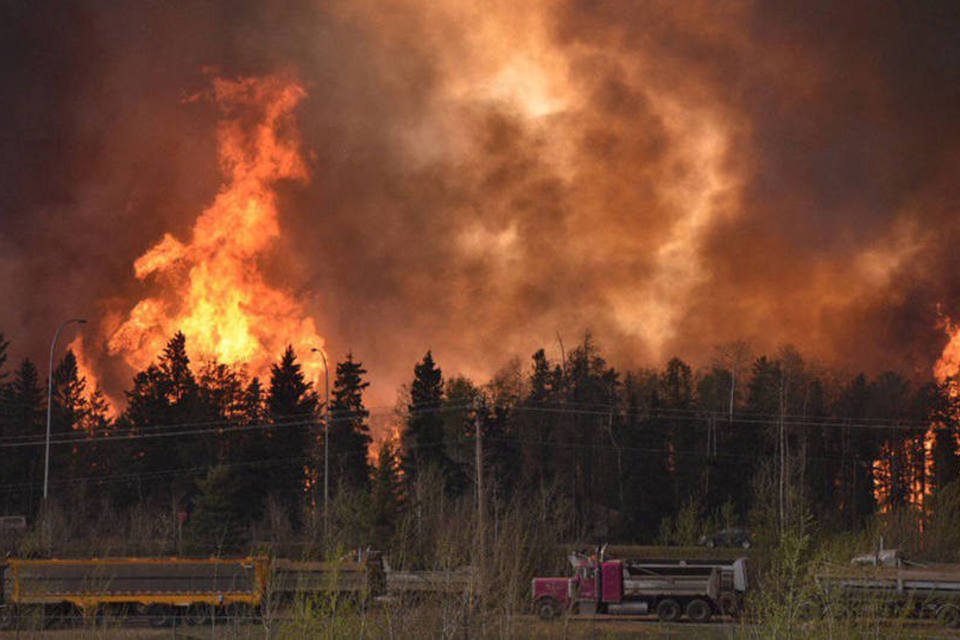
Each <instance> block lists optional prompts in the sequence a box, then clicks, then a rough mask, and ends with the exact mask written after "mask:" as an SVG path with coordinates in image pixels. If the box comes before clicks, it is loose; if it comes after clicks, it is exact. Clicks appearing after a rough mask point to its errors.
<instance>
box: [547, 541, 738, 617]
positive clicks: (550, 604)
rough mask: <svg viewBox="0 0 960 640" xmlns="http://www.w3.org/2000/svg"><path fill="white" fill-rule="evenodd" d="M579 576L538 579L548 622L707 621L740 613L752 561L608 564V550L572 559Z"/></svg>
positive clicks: (610, 561) (617, 561)
mask: <svg viewBox="0 0 960 640" xmlns="http://www.w3.org/2000/svg"><path fill="white" fill-rule="evenodd" d="M570 563H571V565H572V566H573V568H574V575H573V576H572V577H569V578H534V579H533V603H534V610H535V611H536V612H537V614H538V615H539V616H540V617H541V618H543V619H550V618H554V617H556V616H558V615H560V614H561V613H562V612H563V611H569V612H571V613H579V614H591V613H593V614H633V615H644V614H651V613H656V615H657V617H659V618H660V619H661V620H663V621H665V622H675V621H677V620H680V619H681V618H682V617H683V616H684V615H686V617H687V618H688V619H690V620H692V621H694V622H708V621H709V620H710V619H711V618H712V617H713V616H714V615H718V614H728V615H736V614H737V613H739V611H740V609H741V607H742V603H743V597H744V595H745V593H746V590H747V560H746V558H738V559H736V560H734V561H732V562H731V561H729V560H716V561H714V560H709V559H700V560H681V559H656V558H648V559H607V558H605V557H604V553H603V551H602V550H601V551H599V552H598V553H597V554H594V555H591V556H587V555H584V554H581V553H575V554H572V555H571V556H570Z"/></svg>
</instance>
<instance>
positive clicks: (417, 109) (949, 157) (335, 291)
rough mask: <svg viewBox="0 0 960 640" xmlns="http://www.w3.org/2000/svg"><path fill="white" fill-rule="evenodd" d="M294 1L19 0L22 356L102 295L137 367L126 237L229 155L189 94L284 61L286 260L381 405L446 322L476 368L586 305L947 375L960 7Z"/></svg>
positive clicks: (15, 319) (566, 326)
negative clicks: (220, 155)
mask: <svg viewBox="0 0 960 640" xmlns="http://www.w3.org/2000/svg"><path fill="white" fill-rule="evenodd" d="M273 4H277V3H266V2H260V3H254V2H238V1H230V2H227V1H220V2H217V1H212V2H196V3H164V2H142V3H141V2H138V3H110V2H93V1H91V2H71V3H52V2H51V3H39V2H38V3H26V2H3V3H2V4H0V6H2V9H0V11H2V26H0V50H2V53H3V57H2V60H3V62H2V63H0V64H2V78H0V82H2V86H3V94H2V95H3V100H2V102H0V114H2V117H3V121H4V122H5V123H7V125H6V127H5V129H4V134H3V136H2V142H0V194H2V203H3V205H2V208H0V300H2V304H0V330H2V331H3V332H5V333H6V334H7V336H8V337H10V338H12V339H13V340H14V341H15V344H14V345H13V347H14V349H15V353H16V354H18V355H20V356H24V355H28V354H29V355H32V356H34V357H36V356H37V355H38V354H43V353H45V350H46V349H47V348H48V347H47V345H48V342H47V341H48V340H49V338H50V336H51V335H52V333H53V330H54V329H55V328H56V325H57V324H58V323H59V321H60V320H61V319H64V318H67V317H74V316H85V317H88V318H90V319H91V321H92V324H91V325H90V326H89V327H88V328H87V329H85V345H86V347H87V350H88V351H89V352H90V353H91V355H92V357H94V359H95V361H96V364H97V369H98V371H99V372H100V375H101V377H102V379H103V381H104V384H105V385H106V386H107V389H108V390H112V391H114V392H116V391H117V390H119V389H122V388H123V387H124V386H125V385H126V384H127V383H128V381H129V376H130V374H131V371H130V369H129V368H126V367H125V365H124V364H123V362H122V359H121V358H118V357H116V356H111V355H109V354H108V353H107V350H106V346H105V345H106V342H107V339H108V337H109V336H110V335H111V333H112V332H113V331H115V330H116V328H117V327H118V326H119V325H120V323H121V322H122V321H123V319H124V317H126V315H127V314H128V313H129V311H130V309H131V308H132V307H133V306H134V305H135V304H136V302H137V301H138V300H140V299H142V298H144V297H146V296H147V295H148V294H149V286H148V285H147V284H145V283H144V282H141V281H138V280H137V279H136V278H135V277H134V274H133V263H134V261H135V260H136V259H137V258H138V257H139V256H140V255H141V254H143V253H144V252H145V251H146V250H147V249H149V248H150V247H152V246H153V245H155V244H156V243H157V242H158V241H159V240H160V239H161V238H162V237H163V235H164V234H165V233H171V234H172V235H173V236H174V237H177V238H181V239H183V238H185V237H187V236H188V235H189V232H190V229H191V228H192V226H193V223H194V221H195V220H196V218H197V216H198V215H199V214H200V212H201V211H203V210H204V209H205V207H206V206H207V205H208V204H209V203H210V202H211V201H212V200H213V199H214V197H215V195H216V194H217V190H218V188H219V186H220V184H221V182H222V179H221V176H220V174H219V171H218V161H217V139H216V135H217V112H216V109H215V108H214V106H213V105H212V104H210V102H209V101H203V100H186V99H185V98H187V97H189V96H192V95H195V94H196V93H198V92H202V91H204V90H207V89H208V88H209V86H210V81H211V80H210V78H211V75H213V74H216V75H218V76H221V77H226V78H236V77H241V76H261V75H265V74H275V73H284V74H290V75H291V76H293V77H296V78H297V79H298V81H299V82H300V84H301V85H302V86H303V88H304V89H305V91H306V93H307V96H306V98H305V99H304V100H303V101H302V102H301V103H300V105H299V107H298V108H297V111H296V120H297V126H298V127H299V129H300V132H301V136H302V141H303V145H302V146H303V149H302V151H303V154H304V157H305V158H306V161H307V164H308V165H309V168H308V173H309V183H307V184H302V183H295V182H290V183H289V184H286V183H284V184H281V185H280V198H279V202H278V209H279V224H280V244H279V245H278V248H277V250H276V251H275V252H273V253H272V254H271V255H269V256H266V257H265V258H264V261H263V264H262V266H263V268H264V270H265V272H266V276H265V277H266V278H267V279H268V280H269V281H270V282H271V283H273V285H274V286H276V287H279V288H282V289H284V290H285V291H287V292H289V293H291V294H292V295H293V296H294V297H295V298H296V299H297V300H298V301H299V303H300V304H301V305H302V306H303V308H304V309H305V310H306V312H307V313H308V314H309V315H310V316H311V317H313V318H314V320H315V322H316V327H317V331H318V332H319V333H320V334H321V335H322V336H323V337H324V338H325V340H326V344H327V349H328V352H329V353H330V355H331V356H332V357H334V358H340V357H342V356H343V355H344V354H345V353H346V351H348V350H352V351H353V353H354V354H355V355H356V356H357V357H358V358H359V359H360V360H362V361H363V362H364V363H365V364H366V366H367V368H368V369H369V371H370V373H371V378H372V380H373V386H372V387H371V391H372V392H373V393H374V398H375V399H376V401H377V402H380V403H383V402H389V401H390V399H391V398H392V397H393V393H394V389H395V388H396V386H397V385H399V384H400V383H402V382H404V381H406V380H407V378H408V377H409V376H410V371H411V369H412V366H413V363H414V362H415V361H416V360H417V359H418V358H419V357H420V356H422V354H423V352H424V351H425V350H426V349H427V348H431V349H433V350H434V353H435V355H436V356H437V359H438V361H439V363H440V365H441V366H442V367H443V368H444V370H445V372H446V373H448V374H451V373H456V372H462V373H465V374H468V375H471V376H476V377H478V378H485V377H486V376H488V375H490V374H491V373H492V372H493V371H494V370H495V369H497V368H498V367H499V366H500V365H502V364H503V363H504V362H505V361H506V360H507V359H508V358H510V357H512V356H515V355H519V356H521V357H524V358H525V357H526V356H527V355H529V354H530V353H531V352H532V351H534V350H535V349H537V348H539V347H541V346H544V345H547V346H549V345H552V344H554V341H555V338H556V334H557V332H558V331H559V332H560V334H561V335H562V336H563V337H564V338H565V339H568V341H569V342H574V341H576V340H577V339H578V338H579V337H580V336H581V335H582V332H583V331H585V330H587V329H589V330H592V331H593V332H594V333H595V334H596V335H597V336H598V338H599V339H600V342H601V345H602V346H603V348H604V351H605V352H607V353H609V354H611V355H612V357H613V359H614V360H615V362H616V363H617V364H619V365H621V366H641V365H659V364H660V363H661V362H662V361H663V360H664V359H666V358H668V357H670V356H672V355H675V354H676V355H680V356H682V357H685V358H688V359H692V360H694V361H695V362H696V361H698V359H700V360H701V361H702V360H703V359H704V358H706V357H709V354H710V353H711V351H712V347H713V346H714V345H716V344H718V343H722V342H727V341H730V340H735V339H746V340H748V341H750V342H751V344H752V345H753V347H754V348H755V349H756V350H762V349H771V348H775V347H776V346H778V345H780V344H782V343H785V342H790V343H793V344H795V345H796V346H797V347H798V348H799V349H800V350H801V351H803V352H804V353H805V354H809V355H810V356H812V357H816V358H819V359H822V360H824V361H826V362H829V363H832V364H834V365H837V366H841V367H843V368H846V369H848V370H859V369H866V370H878V369H884V368H897V369H900V370H903V371H905V372H908V373H913V374H915V375H918V376H929V372H930V367H931V366H932V364H933V362H934V361H935V360H936V358H937V355H938V354H939V352H940V350H941V349H942V347H943V345H944V343H945V341H946V337H945V336H944V334H943V332H942V330H941V329H940V328H938V325H937V313H938V305H940V306H941V308H942V310H943V312H944V313H946V314H948V315H960V252H956V251H954V247H955V246H957V244H958V241H960V216H958V215H957V214H958V208H960V180H958V178H960V38H957V33H960V8H958V6H957V5H956V3H953V2H950V3H946V2H945V3H940V4H938V3H935V2H929V3H885V4H882V5H878V4H876V3H867V2H856V1H855V2H844V3H822V5H821V4H820V3H810V2H777V3H766V2H756V3H753V2H731V3H715V2H696V1H691V2H681V3H676V2H643V3H627V2H620V1H619V0H609V1H595V2H587V1H568V2H528V3H516V2H508V1H506V0H492V1H489V2H484V3H463V2H452V1H451V2H436V1H426V0H421V1H414V0H391V1H389V2H385V1H382V0H377V1H374V0H358V1H352V2H347V1H345V0H344V1H342V2H340V1H335V2H321V1H320V0H314V1H313V2H299V3H294V2H290V3H279V4H282V5H283V7H276V6H271V5H273ZM832 5H837V6H832ZM276 355H277V356H279V354H276ZM303 355H304V356H305V357H306V354H303Z"/></svg>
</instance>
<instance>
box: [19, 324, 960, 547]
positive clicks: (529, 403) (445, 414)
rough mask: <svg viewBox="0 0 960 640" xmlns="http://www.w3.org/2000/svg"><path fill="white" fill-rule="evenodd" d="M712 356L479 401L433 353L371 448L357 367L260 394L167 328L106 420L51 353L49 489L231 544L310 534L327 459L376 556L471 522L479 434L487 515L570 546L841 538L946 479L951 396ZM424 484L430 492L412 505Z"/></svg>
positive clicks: (585, 344)
mask: <svg viewBox="0 0 960 640" xmlns="http://www.w3.org/2000/svg"><path fill="white" fill-rule="evenodd" d="M8 346H9V343H8V342H7V341H6V340H4V339H3V337H2V336H0V449H2V450H3V461H4V462H3V464H2V465H0V512H2V513H4V514H26V515H28V516H33V515H35V514H36V513H37V512H38V511H39V510H40V509H41V507H42V506H43V505H42V500H41V495H42V493H41V492H42V480H43V435H44V432H45V419H46V409H47V407H46V395H47V393H46V392H47V389H46V387H45V384H44V382H43V381H42V380H41V379H40V376H39V373H38V370H37V367H36V366H35V365H34V364H33V363H32V362H31V361H30V360H29V359H27V360H24V361H23V362H22V363H20V364H19V365H18V366H16V367H11V366H9V363H8V362H7V350H8ZM708 360H711V361H712V364H710V365H709V366H707V367H703V368H701V369H697V370H695V369H694V368H693V367H691V366H690V365H689V364H688V363H686V362H684V361H682V360H681V359H679V358H673V359H671V360H670V361H669V362H667V363H666V364H665V365H664V366H663V367H662V368H661V369H639V370H632V371H625V372H624V371H619V370H617V369H616V368H614V367H613V366H611V365H610V364H609V363H608V362H607V360H606V359H605V358H604V357H603V355H602V353H601V350H600V348H599V347H598V345H597V344H596V342H595V340H594V339H593V338H592V337H591V336H590V335H586V336H585V337H584V339H583V340H582V341H581V342H580V344H578V345H577V346H576V347H575V348H573V349H572V350H570V351H569V353H563V352H562V353H561V355H560V357H559V358H555V359H551V358H549V357H548V356H547V353H546V351H545V350H544V349H541V350H539V351H537V352H536V353H534V354H533V355H532V357H531V358H530V359H529V360H528V361H526V362H523V361H521V360H515V361H512V362H510V363H508V364H507V365H506V366H504V367H503V368H502V369H501V370H500V371H499V372H498V373H497V374H496V375H495V376H494V377H493V379H492V380H491V381H489V382H488V383H486V384H483V385H481V384H478V383H476V382H474V381H471V380H469V379H467V378H465V377H461V376H453V377H449V378H445V377H444V375H443V372H442V369H441V367H440V365H439V364H438V363H437V362H436V361H435V359H434V357H433V354H432V353H431V352H429V351H428V352H427V353H426V354H425V355H424V357H423V358H422V359H421V360H420V361H419V362H418V363H416V364H415V366H414V367H413V371H412V377H411V380H410V383H409V385H407V386H405V387H404V390H403V397H404V400H403V401H402V402H401V406H399V407H398V409H397V411H396V424H397V430H398V434H399V435H398V437H396V438H391V437H384V438H383V439H382V440H381V441H379V442H377V443H376V447H374V441H373V438H372V437H371V432H370V417H371V415H370V411H369V409H368V408H367V406H366V404H365V402H364V393H365V390H366V389H367V387H368V382H367V379H366V376H367V371H366V370H365V369H364V366H363V364H362V362H361V361H359V360H357V359H355V358H354V356H353V355H352V354H348V355H347V356H346V358H344V359H343V361H342V362H339V363H338V364H337V365H336V372H335V376H334V383H333V387H332V392H331V396H330V406H329V407H325V406H324V405H323V398H321V397H320V396H318V393H317V389H315V388H314V385H313V384H312V382H311V381H310V380H307V379H306V377H305V376H304V372H303V370H302V368H301V366H300V364H299V362H298V359H297V354H296V353H295V352H294V350H293V349H292V348H289V347H288V348H287V350H286V351H285V352H284V353H283V354H280V355H279V357H278V359H277V361H276V363H275V364H274V365H273V366H272V368H271V371H270V376H269V379H265V380H260V379H258V378H256V377H253V378H250V377H248V376H247V375H246V374H245V372H244V370H243V369H242V368H235V367H229V366H226V365H223V364H220V363H216V362H206V363H192V362H191V361H190V359H189V358H188V356H187V345H186V339H185V337H184V336H183V334H180V333H178V334H176V335H175V336H173V337H172V338H171V340H170V341H169V343H168V344H167V345H166V347H165V348H164V350H163V351H162V353H160V354H158V355H157V358H156V360H155V362H154V363H153V364H151V365H150V366H148V367H147V368H146V369H144V370H143V371H139V372H137V373H136V375H135V376H134V377H133V380H132V384H131V386H130V388H129V389H128V390H127V391H126V392H125V399H126V403H125V406H124V408H123V409H122V411H121V412H120V413H119V414H118V415H116V416H113V417H111V416H110V415H109V411H108V405H107V403H106V401H105V398H104V396H103V394H102V393H101V392H100V391H99V390H98V389H88V388H87V381H86V380H84V379H83V377H81V376H80V374H79V373H78V369H77V362H76V358H75V357H74V355H73V354H72V353H70V352H67V353H66V354H65V356H64V357H63V358H62V360H61V361H60V362H59V364H58V365H57V366H56V368H55V370H54V372H53V387H52V404H51V412H52V414H51V415H52V441H53V443H54V444H53V447H52V456H51V483H50V486H51V493H52V494H54V495H56V496H57V497H58V499H59V500H61V501H67V502H69V503H71V504H74V505H92V506H91V507H90V508H91V510H92V511H91V512H90V513H87V514H86V516H81V517H96V516H95V505H97V504H102V503H103V502H104V501H108V502H109V504H111V505H112V506H113V507H115V508H117V509H121V510H122V509H130V508H133V507H134V506H136V505H144V504H147V505H155V506H156V507H157V508H159V509H166V510H169V511H170V512H171V513H175V514H176V517H177V518H178V519H179V520H180V521H181V523H182V524H183V526H184V527H185V528H186V531H187V534H188V536H189V538H190V539H191V540H193V541H194V543H195V544H196V545H197V547H203V548H209V547H213V546H216V547H218V548H230V547H242V546H243V545H245V544H246V543H247V542H249V538H250V536H251V533H250V531H251V526H252V525H253V524H254V523H257V522H261V521H263V519H264V518H265V517H267V516H268V512H270V513H273V514H274V515H275V514H277V513H280V514H282V515H283V516H284V518H285V519H286V522H287V523H288V526H289V527H290V528H291V529H292V530H294V531H296V530H298V529H302V528H304V527H306V526H308V521H310V520H311V518H314V517H315V516H316V515H317V513H319V512H320V511H321V510H322V507H323V502H322V491H323V488H322V482H323V478H322V472H323V459H324V457H325V454H326V457H327V458H328V460H329V468H330V492H331V494H332V495H333V497H334V500H335V504H336V505H337V507H336V508H337V509H339V510H340V512H341V513H339V515H338V519H337V522H338V526H340V525H343V527H346V525H344V524H343V523H344V522H346V521H350V522H352V525H351V527H352V528H351V529H350V530H351V531H355V532H358V533H356V535H358V536H362V537H363V538H364V540H358V541H356V542H357V543H361V542H362V543H371V544H377V545H382V546H389V545H390V543H391V540H393V539H394V537H395V536H397V535H399V534H400V533H401V532H400V530H401V529H402V528H403V527H405V526H406V525H405V524H404V522H406V521H407V520H408V519H409V518H410V517H411V514H418V515H417V517H420V514H421V513H422V509H423V505H424V504H426V503H427V502H429V501H438V500H440V501H443V500H449V501H451V503H452V502H455V501H461V502H462V503H463V504H465V505H467V508H469V505H470V504H471V501H472V500H473V499H474V492H475V491H476V479H477V476H478V469H477V467H476V447H477V442H476V437H477V434H479V435H480V437H481V440H482V451H483V458H482V461H481V469H480V470H479V471H480V472H482V473H483V474H484V478H485V483H484V484H485V486H486V493H487V495H488V497H489V499H490V501H489V504H491V505H492V507H491V508H493V509H496V508H497V505H505V504H510V503H511V502H516V501H518V500H528V501H537V500H540V501H545V500H550V501H553V502H555V503H558V504H562V505H563V509H564V514H565V519H564V527H565V528H566V532H565V535H567V536H569V537H571V538H576V539H581V540H583V539H597V540H600V539H603V540H609V541H616V542H655V541H660V542H668V543H669V542H689V540H685V539H681V538H682V537H683V530H684V526H683V523H684V521H685V519H686V520H687V521H689V520H690V519H693V520H698V521H703V522H705V521H710V522H714V523H716V524H717V526H719V525H720V524H725V525H728V526H729V525H734V524H748V523H761V522H762V523H772V525H771V526H772V529H773V530H772V533H773V534H775V533H776V529H778V528H779V529H780V530H782V529H783V528H784V527H787V526H790V525H791V524H793V523H796V522H799V521H801V520H803V519H813V520H814V521H816V522H817V523H818V524H819V525H820V526H822V527H824V528H827V529H829V530H832V531H839V530H848V531H855V530H857V529H859V528H861V527H862V526H863V525H864V524H865V523H866V522H867V521H868V519H869V518H871V517H872V516H873V515H875V514H877V513H880V512H888V511H894V510H902V509H909V510H914V511H916V512H918V513H922V512H923V511H924V510H925V509H929V508H931V507H930V505H931V504H933V503H934V500H935V497H936V495H937V493H938V492H939V491H941V490H942V489H943V488H944V487H945V486H946V485H947V484H949V483H950V482H951V481H952V480H955V479H957V477H958V473H960V467H958V465H960V457H958V444H957V443H958V437H957V415H958V412H957V406H956V402H957V400H956V398H955V397H953V394H951V393H949V392H948V389H947V388H945V387H942V386H938V385H936V384H933V383H929V384H921V385H917V384H914V383H912V382H911V381H910V380H909V379H907V378H906V377H904V376H902V375H900V374H898V373H895V372H886V373H881V374H879V375H875V376H867V375H864V374H858V375H853V376H845V375H843V374H841V373H839V372H837V371H833V370H830V369H828V368H826V367H823V366H819V365H817V364H816V363H813V362H808V361H806V360H805V359H804V358H803V357H802V356H801V354H800V353H799V352H797V351H796V350H795V349H793V348H790V347H785V348H783V349H781V350H779V351H778V352H777V353H775V354H772V355H770V354H768V355H759V356H753V355H751V354H749V350H748V348H747V346H746V345H744V344H742V343H735V344H730V345H725V346H724V347H723V348H718V349H717V351H716V353H715V354H712V356H711V358H708ZM327 409H329V411H328V410H327ZM325 422H326V423H328V428H329V434H328V435H329V438H328V440H327V441H328V442H329V447H330V449H329V451H327V452H324V450H323V447H324V446H325V439H324V437H323V434H324V431H323V430H324V425H325ZM381 435H384V436H387V435H389V434H381ZM374 449H375V450H374ZM425 478H429V479H430V480H431V482H432V483H433V485H435V486H437V487H439V492H433V493H429V492H426V493H425V492H424V491H422V490H421V488H420V487H422V485H423V481H424V479H425Z"/></svg>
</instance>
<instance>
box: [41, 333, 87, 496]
mask: <svg viewBox="0 0 960 640" xmlns="http://www.w3.org/2000/svg"><path fill="white" fill-rule="evenodd" d="M69 324H87V321H86V320H84V319H82V318H72V319H70V320H64V321H63V323H62V324H61V325H60V326H59V327H57V332H56V333H54V334H53V341H52V342H51V343H50V368H49V369H48V372H47V440H46V447H45V449H46V450H45V453H44V456H43V501H44V502H46V501H47V486H48V484H49V481H50V425H51V423H52V422H53V353H54V351H55V350H56V348H57V340H58V339H59V338H60V332H61V331H63V329H64V327H66V326H67V325H69Z"/></svg>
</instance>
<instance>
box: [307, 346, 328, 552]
mask: <svg viewBox="0 0 960 640" xmlns="http://www.w3.org/2000/svg"><path fill="white" fill-rule="evenodd" d="M311 351H313V352H314V353H319V354H320V357H321V358H323V392H324V400H323V537H324V544H326V543H327V541H328V540H329V539H330V368H329V367H328V366H327V354H326V353H324V351H323V349H318V348H316V347H314V348H313V349H311Z"/></svg>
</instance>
